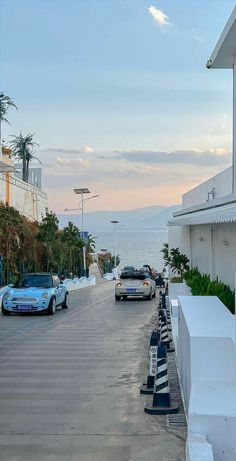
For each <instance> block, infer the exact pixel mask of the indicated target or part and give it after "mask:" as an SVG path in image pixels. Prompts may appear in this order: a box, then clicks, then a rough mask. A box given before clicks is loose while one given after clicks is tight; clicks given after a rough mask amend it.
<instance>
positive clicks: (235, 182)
mask: <svg viewBox="0 0 236 461" xmlns="http://www.w3.org/2000/svg"><path fill="white" fill-rule="evenodd" d="M232 157H233V158H232V192H236V56H235V57H234V65H233V156H232Z"/></svg>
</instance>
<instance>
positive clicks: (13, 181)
mask: <svg viewBox="0 0 236 461" xmlns="http://www.w3.org/2000/svg"><path fill="white" fill-rule="evenodd" d="M0 179H1V180H2V181H5V182H6V178H5V175H4V173H0ZM8 180H9V182H10V184H12V185H13V186H16V187H19V188H20V189H24V190H28V191H29V192H34V193H37V194H38V195H39V196H40V197H43V198H44V199H45V200H46V199H47V194H46V193H45V192H43V191H42V190H41V189H39V188H38V187H36V186H33V185H32V184H28V183H27V182H24V181H21V179H18V178H15V177H14V176H9V179H8Z"/></svg>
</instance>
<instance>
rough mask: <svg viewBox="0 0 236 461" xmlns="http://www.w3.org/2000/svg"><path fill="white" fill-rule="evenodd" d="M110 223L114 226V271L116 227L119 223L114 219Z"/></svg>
mask: <svg viewBox="0 0 236 461" xmlns="http://www.w3.org/2000/svg"><path fill="white" fill-rule="evenodd" d="M110 222H111V224H113V226H114V258H115V262H114V269H116V225H117V224H118V223H119V221H117V220H116V219H113V220H112V221H110Z"/></svg>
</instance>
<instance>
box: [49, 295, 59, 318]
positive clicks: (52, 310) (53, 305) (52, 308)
mask: <svg viewBox="0 0 236 461" xmlns="http://www.w3.org/2000/svg"><path fill="white" fill-rule="evenodd" d="M56 309H57V306H56V300H55V298H51V300H50V303H49V306H48V311H47V313H48V315H54V314H55V313H56Z"/></svg>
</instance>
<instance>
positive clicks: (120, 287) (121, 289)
mask: <svg viewBox="0 0 236 461" xmlns="http://www.w3.org/2000/svg"><path fill="white" fill-rule="evenodd" d="M128 296H135V297H142V298H147V299H152V298H153V297H154V296H156V283H155V280H153V279H152V277H151V275H150V273H149V272H148V271H144V270H140V271H138V270H135V271H133V272H127V273H123V274H121V276H120V280H118V281H117V283H116V286H115V299H116V301H119V300H120V299H121V298H123V299H127V297H128Z"/></svg>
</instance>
